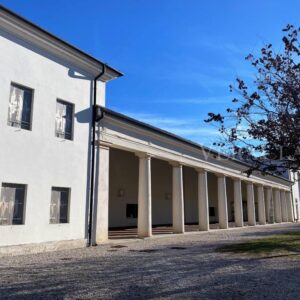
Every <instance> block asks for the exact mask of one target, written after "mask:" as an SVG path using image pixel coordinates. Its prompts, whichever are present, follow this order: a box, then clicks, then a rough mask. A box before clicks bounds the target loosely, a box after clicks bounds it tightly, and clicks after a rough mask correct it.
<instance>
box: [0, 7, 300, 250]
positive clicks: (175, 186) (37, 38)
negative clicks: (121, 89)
mask: <svg viewBox="0 0 300 300" xmlns="http://www.w3.org/2000/svg"><path fill="white" fill-rule="evenodd" d="M0 65H1V70H0V137H1V138H0V185H1V184H3V183H14V184H24V185H26V202H25V212H24V216H25V219H24V224H22V225H5V226H4V225H1V226H0V253H1V249H2V250H3V249H6V250H3V251H2V252H10V251H13V250H10V249H13V248H14V247H18V246H19V245H28V248H27V249H33V248H34V246H33V245H50V244H51V245H52V248H60V247H63V244H64V243H65V244H66V245H67V244H69V245H70V246H79V245H81V246H83V245H86V240H87V237H88V222H89V203H90V170H91V151H92V149H91V129H92V107H93V84H94V79H95V77H96V76H97V75H98V74H99V73H101V72H102V71H103V68H104V65H103V63H101V62H100V61H97V60H96V59H94V58H92V57H90V56H88V55H87V54H84V53H83V52H81V51H80V50H78V49H75V48H74V47H72V46H70V45H68V44H66V43H65V42H63V41H61V40H59V39H58V38H56V37H53V36H52V35H51V34H49V33H47V32H45V31H43V30H42V29H40V28H37V27H36V26H35V25H33V24H31V23H29V22H27V21H26V20H23V19H22V18H20V17H18V16H16V15H14V13H12V12H9V11H7V10H6V9H5V8H3V7H1V6H0ZM120 75H121V74H120V73H119V72H118V71H116V70H114V69H112V68H111V67H107V68H106V69H105V73H104V74H103V75H102V77H101V80H99V81H98V82H97V99H96V100H97V101H96V102H97V104H98V105H101V106H102V107H104V106H105V88H106V82H107V81H109V80H111V79H114V78H117V77H119V76H120ZM11 83H16V84H19V85H21V86H25V87H28V88H30V89H32V90H33V106H32V107H33V109H32V127H31V130H24V129H18V128H16V127H11V126H9V125H8V122H7V118H8V106H9V99H10V86H11ZM57 99H60V100H64V101H67V102H70V103H72V104H73V105H74V122H73V125H74V128H73V130H74V134H73V140H67V139H62V138H58V137H56V136H55V114H56V101H57ZM98 125H99V127H98V128H97V139H98V141H97V145H98V147H97V149H96V170H95V197H94V199H95V202H94V206H93V211H94V212H93V226H92V229H93V230H92V240H93V242H94V243H101V242H105V241H107V239H108V229H109V228H110V227H111V228H114V227H124V226H137V227H138V235H139V236H140V237H148V236H151V235H152V225H154V226H155V225H161V224H164V225H172V226H173V230H174V232H176V233H183V232H184V230H185V229H184V226H185V224H189V223H197V224H199V230H209V224H210V223H214V222H219V225H220V228H224V229H226V228H227V227H228V222H230V221H232V220H234V219H235V222H236V226H243V213H244V214H245V212H243V209H244V210H245V208H246V207H248V210H247V211H248V215H247V216H248V222H249V225H256V223H260V224H265V223H266V221H267V222H269V223H271V222H272V221H271V220H270V216H269V211H270V207H271V208H272V207H273V206H272V205H273V202H274V203H275V202H276V203H277V202H278V201H279V202H278V203H279V204H278V203H277V204H276V205H275V212H276V214H275V218H276V221H277V222H279V221H282V219H280V218H281V215H280V216H279V211H280V214H281V213H282V212H283V215H284V218H285V220H286V219H287V220H288V221H291V220H292V217H294V216H297V213H296V210H297V209H299V205H298V206H296V203H295V200H294V201H293V202H290V207H293V216H291V211H292V210H291V209H289V206H281V202H280V201H282V199H285V200H283V201H285V202H286V201H288V200H286V199H288V198H285V197H286V195H289V192H290V190H291V185H292V183H291V182H289V181H287V180H284V179H280V178H278V177H274V176H265V177H262V176H260V175H259V174H254V175H253V176H251V177H250V178H247V177H246V176H244V175H243V174H242V173H241V172H242V171H243V170H245V166H244V165H243V164H241V163H239V162H237V161H233V160H228V159H226V158H225V159H224V158H222V159H218V158H217V157H216V154H215V153H209V151H208V150H207V149H204V148H201V146H197V145H193V144H191V143H189V142H187V141H184V140H181V139H178V138H177V137H174V136H172V135H169V134H168V133H166V134H165V133H163V132H160V131H159V130H156V129H154V128H151V127H147V125H146V126H145V124H144V125H143V124H139V123H135V122H130V121H128V120H127V119H126V117H124V116H123V117H122V116H121V117H120V116H119V117H118V116H117V114H116V115H115V114H114V113H109V112H108V110H107V111H106V112H105V111H104V110H103V118H102V120H101V121H100V122H99V123H98ZM52 187H66V188H69V189H70V191H71V194H70V203H69V220H68V223H64V224H50V218H49V217H50V201H51V188H52ZM269 189H270V190H269ZM271 189H272V190H271ZM292 189H293V198H294V199H295V198H297V197H298V198H297V199H298V202H299V189H298V184H296V185H294V186H293V187H292ZM273 194H274V195H273ZM272 195H273V197H271V196H272ZM270 199H271V200H270ZM272 199H276V201H272ZM278 199H279V200H278ZM127 204H138V218H128V216H126V205H127ZM211 208H214V210H215V215H214V216H209V210H210V209H211ZM247 211H246V213H247ZM277 212H278V213H277ZM298 215H299V212H298ZM272 218H273V216H272ZM279 219H280V220H279ZM49 243H50V244H49ZM53 245H54V246H53ZM44 248H45V249H46V248H47V247H46V246H45V247H44ZM44 248H43V247H40V249H44ZM48 248H51V247H50V246H49V247H48ZM16 251H18V252H20V251H21V250H16ZM28 251H30V250H28ZM21 252H22V251H21Z"/></svg>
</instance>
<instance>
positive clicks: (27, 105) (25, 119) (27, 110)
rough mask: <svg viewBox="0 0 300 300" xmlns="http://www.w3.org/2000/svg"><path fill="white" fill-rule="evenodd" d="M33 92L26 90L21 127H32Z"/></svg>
mask: <svg viewBox="0 0 300 300" xmlns="http://www.w3.org/2000/svg"><path fill="white" fill-rule="evenodd" d="M31 101H32V92H31V91H29V90H24V99H23V110H22V123H21V128H23V129H30V119H31Z"/></svg>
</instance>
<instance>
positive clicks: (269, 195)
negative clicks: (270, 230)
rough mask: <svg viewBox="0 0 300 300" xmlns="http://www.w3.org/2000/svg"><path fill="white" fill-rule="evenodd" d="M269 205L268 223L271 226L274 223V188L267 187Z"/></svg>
mask: <svg viewBox="0 0 300 300" xmlns="http://www.w3.org/2000/svg"><path fill="white" fill-rule="evenodd" d="M266 190H267V199H266V202H267V205H266V210H267V213H266V215H267V221H268V223H269V224H272V223H274V209H273V204H272V201H273V200H272V198H273V194H272V188H271V187H267V188H266Z"/></svg>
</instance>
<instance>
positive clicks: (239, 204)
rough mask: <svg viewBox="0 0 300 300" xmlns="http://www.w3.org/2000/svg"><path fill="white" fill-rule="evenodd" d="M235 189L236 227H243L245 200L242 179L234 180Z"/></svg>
mask: <svg viewBox="0 0 300 300" xmlns="http://www.w3.org/2000/svg"><path fill="white" fill-rule="evenodd" d="M233 188H234V220H235V226H237V227H243V226H244V221H243V200H242V182H241V180H240V179H237V178H235V179H233Z"/></svg>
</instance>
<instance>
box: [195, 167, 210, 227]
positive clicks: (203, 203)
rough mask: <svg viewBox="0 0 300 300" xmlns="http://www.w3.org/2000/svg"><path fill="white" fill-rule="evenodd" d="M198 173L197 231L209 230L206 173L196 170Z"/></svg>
mask: <svg viewBox="0 0 300 300" xmlns="http://www.w3.org/2000/svg"><path fill="white" fill-rule="evenodd" d="M197 172H198V213H199V214H198V215H199V230H203V231H207V230H209V205H208V189H207V171H206V170H202V169H199V170H198V169H197Z"/></svg>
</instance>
